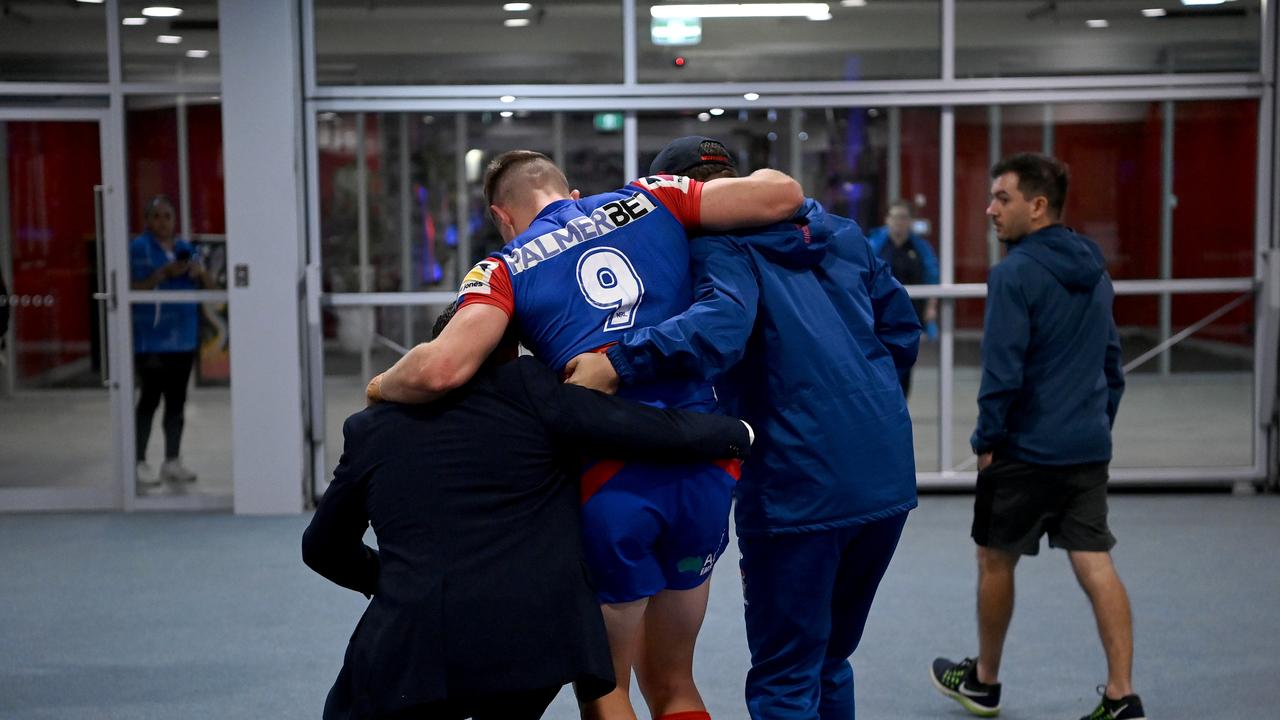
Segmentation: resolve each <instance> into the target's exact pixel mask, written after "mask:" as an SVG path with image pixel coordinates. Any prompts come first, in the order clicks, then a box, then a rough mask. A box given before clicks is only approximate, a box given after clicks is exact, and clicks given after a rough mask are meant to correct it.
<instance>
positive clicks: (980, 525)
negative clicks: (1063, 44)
mask: <svg viewBox="0 0 1280 720" xmlns="http://www.w3.org/2000/svg"><path fill="white" fill-rule="evenodd" d="M991 177H992V178H993V179H994V181H993V182H992V184H991V202H990V204H989V205H988V206H987V215H988V216H989V217H990V218H991V222H992V224H993V225H994V226H995V230H996V237H997V238H999V240H1000V241H1001V242H1004V243H1008V245H1009V254H1008V255H1007V256H1006V257H1005V259H1004V260H1003V261H1001V262H1000V263H999V264H998V265H996V266H995V267H993V268H991V274H990V277H989V278H988V279H987V309H986V318H985V324H984V330H983V335H982V384H981V387H980V388H979V391H978V426H977V428H976V429H975V430H974V431H973V437H972V438H971V439H970V441H969V443H970V445H972V446H973V452H974V453H975V454H976V455H977V456H978V485H977V493H976V496H975V498H974V513H973V528H972V531H971V534H972V536H973V540H974V542H975V543H976V544H977V546H978V654H977V657H974V658H966V659H964V660H961V661H959V662H955V661H952V660H948V659H946V658H937V659H935V660H934V661H933V666H932V668H931V673H930V678H931V679H932V680H933V684H934V686H935V687H936V688H937V689H938V690H939V691H940V692H941V693H942V694H944V695H946V696H947V697H950V698H952V699H953V700H956V701H957V702H959V703H960V704H961V705H962V706H964V708H965V709H967V710H969V711H970V712H971V713H973V714H975V715H979V716H982V717H991V716H994V715H996V714H997V713H999V712H1000V691H1001V686H1000V678H999V673H1000V660H1001V656H1002V654H1003V651H1004V641H1005V635H1006V633H1007V631H1008V629H1009V621H1010V620H1011V619H1012V617H1013V599H1014V591H1013V588H1014V569H1015V568H1016V566H1017V563H1018V559H1019V558H1020V557H1021V556H1023V555H1035V554H1037V553H1038V552H1039V549H1040V538H1041V537H1042V536H1044V535H1045V534H1048V536H1049V545H1050V547H1056V548H1062V549H1063V550H1066V551H1067V555H1068V557H1069V558H1070V560H1071V568H1072V570H1074V571H1075V575H1076V579H1077V580H1078V581H1079V583H1080V587H1081V588H1083V589H1084V591H1085V594H1086V595H1088V597H1089V601H1090V603H1091V604H1092V606H1093V613H1094V617H1095V619H1096V620H1097V625H1098V634H1099V635H1100V636H1101V640H1102V648H1103V651H1104V652H1105V653H1106V657H1107V682H1106V685H1105V686H1104V687H1103V697H1102V700H1101V702H1100V703H1099V704H1098V706H1097V707H1096V708H1095V709H1094V711H1093V712H1092V713H1091V714H1089V715H1087V716H1085V718H1083V719H1082V720H1142V718H1144V717H1145V714H1144V712H1143V708H1142V700H1141V699H1140V698H1139V697H1138V696H1137V695H1136V694H1134V692H1133V684H1132V666H1133V619H1132V616H1131V612H1130V609H1129V596H1128V593H1127V592H1126V590H1125V587H1124V583H1123V582H1121V581H1120V576H1119V575H1118V574H1117V573H1116V570H1115V566H1114V565H1113V564H1112V561H1111V552H1110V551H1111V548H1112V546H1114V545H1115V542H1116V540H1115V537H1114V536H1112V534H1111V530H1110V528H1109V527H1108V525H1107V477H1108V473H1107V469H1108V465H1109V463H1110V461H1111V426H1112V425H1113V424H1114V423H1115V419H1116V411H1117V410H1118V409H1119V407H1120V396H1121V395H1122V394H1123V392H1124V370H1123V369H1122V367H1121V364H1120V339H1119V335H1118V334H1117V332H1116V324H1115V320H1114V319H1113V318H1112V315H1111V303H1112V300H1113V299H1114V298H1115V291H1114V290H1113V289H1112V286H1111V278H1110V277H1108V276H1107V264H1106V261H1105V260H1104V259H1103V257H1102V252H1101V251H1100V250H1099V249H1098V246H1097V245H1095V244H1094V243H1093V241H1092V240H1090V239H1088V238H1086V237H1084V236H1083V235H1078V234H1076V233H1075V232H1074V231H1072V230H1071V229H1069V228H1067V227H1066V226H1065V225H1063V224H1062V208H1063V205H1064V203H1065V202H1066V197H1067V184H1068V178H1067V169H1066V167H1065V166H1064V165H1062V163H1060V162H1058V161H1057V160H1055V159H1053V158H1051V157H1048V156H1045V155H1039V154H1035V153H1022V154H1018V155H1013V156H1011V157H1009V158H1007V159H1005V160H1002V161H1001V162H999V163H997V164H996V165H995V167H994V168H992V170H991Z"/></svg>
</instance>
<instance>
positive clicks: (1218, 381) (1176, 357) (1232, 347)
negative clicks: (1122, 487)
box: [951, 294, 1255, 468]
mask: <svg viewBox="0 0 1280 720" xmlns="http://www.w3.org/2000/svg"><path fill="white" fill-rule="evenodd" d="M1241 297H1242V296H1241V295H1239V294H1208V295H1175V296H1174V297H1173V299H1172V303H1173V328H1174V331H1175V332H1178V331H1181V330H1183V329H1184V328H1186V327H1188V326H1190V325H1192V324H1193V323H1198V322H1199V321H1201V320H1202V319H1204V318H1207V317H1208V316H1209V315H1210V314H1211V313H1214V312H1215V311H1218V310H1219V309H1221V308H1224V307H1225V306H1227V305H1228V304H1230V303H1238V304H1236V305H1235V306H1234V307H1233V308H1231V309H1230V310H1228V311H1227V312H1226V313H1225V314H1224V315H1222V316H1221V317H1219V318H1218V319H1216V320H1214V321H1213V322H1210V323H1209V324H1208V325H1206V326H1205V327H1204V328H1203V329H1201V330H1199V331H1198V332H1196V333H1194V334H1192V335H1191V336H1190V337H1188V338H1187V339H1186V340H1183V341H1182V342H1180V343H1178V344H1176V345H1174V346H1173V347H1172V348H1170V349H1169V350H1168V351H1167V353H1168V356H1169V371H1168V372H1161V369H1160V362H1159V359H1160V358H1159V355H1152V354H1151V352H1150V351H1152V350H1153V349H1154V348H1155V347H1156V346H1157V345H1158V344H1159V343H1160V330H1159V320H1158V318H1159V310H1158V308H1159V302H1160V298H1159V297H1158V296H1155V295H1128V296H1119V297H1117V298H1116V301H1115V305H1114V308H1113V314H1114V316H1115V319H1116V325H1117V327H1118V329H1119V332H1120V343H1121V348H1122V350H1123V362H1124V365H1125V367H1126V374H1125V392H1124V397H1123V398H1122V399H1121V401H1120V411H1119V413H1118V414H1117V416H1116V424H1115V428H1114V431H1113V443H1114V459H1113V460H1112V467H1114V468H1138V467H1143V468H1161V467H1224V466H1236V467H1240V466H1247V465H1250V464H1251V463H1252V462H1253V431H1252V425H1253V383H1254V372H1253V343H1254V327H1255V325H1254V318H1253V299H1252V294H1248V295H1244V296H1243V297H1244V299H1243V300H1240V298H1241ZM956 304H957V316H958V317H959V318H962V321H960V322H957V328H956V346H955V347H956V354H955V357H956V361H955V365H956V368H955V376H954V377H955V394H954V407H955V411H954V414H953V421H952V429H951V435H952V443H953V447H954V452H953V455H952V458H951V463H952V467H956V466H961V467H972V457H973V452H972V450H971V449H970V447H969V435H970V434H971V433H972V432H973V427H974V424H975V422H976V421H977V417H978V386H979V383H980V379H981V353H980V349H979V348H980V342H981V338H982V312H983V308H984V306H985V305H984V301H982V300H958V301H956ZM1192 409H1194V410H1192ZM1191 438H1194V442H1190V441H1189V440H1190V439H1191Z"/></svg>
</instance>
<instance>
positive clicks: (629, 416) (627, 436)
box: [516, 358, 751, 462]
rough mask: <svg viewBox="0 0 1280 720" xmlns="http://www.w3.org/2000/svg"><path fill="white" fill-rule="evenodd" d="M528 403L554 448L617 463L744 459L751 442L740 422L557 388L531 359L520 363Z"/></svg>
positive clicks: (583, 390)
mask: <svg viewBox="0 0 1280 720" xmlns="http://www.w3.org/2000/svg"><path fill="white" fill-rule="evenodd" d="M516 362H519V363H521V366H522V373H523V379H524V387H525V389H526V390H527V392H528V394H529V401H530V403H531V405H532V407H533V409H534V412H536V413H537V414H538V415H539V417H540V418H541V420H542V421H543V423H545V425H546V427H547V429H548V431H549V432H550V434H551V436H552V438H554V440H555V442H556V443H557V445H559V446H560V447H562V448H565V449H567V450H572V451H575V452H589V453H591V454H595V455H605V456H609V457H616V458H620V459H632V458H634V459H643V460H652V461H658V462H699V461H708V460H718V459H721V458H744V457H746V456H747V453H748V452H749V451H750V446H751V441H750V436H749V434H748V431H747V425H746V424H745V423H743V422H742V421H741V420H736V419H734V418H729V417H724V416H723V415H708V414H705V413H695V412H686V411H684V410H670V409H660V408H654V407H649V406H647V405H641V404H640V403H637V402H632V401H630V400H623V399H622V398H617V397H613V396H610V395H605V394H604V393H600V392H596V391H595V390H588V389H586V388H582V387H578V386H577V385H567V384H562V383H561V382H560V381H559V379H557V378H556V376H555V374H554V373H552V372H551V371H550V370H548V369H547V368H546V367H545V366H543V365H542V364H541V363H538V362H537V361H535V360H533V359H531V358H521V359H519V360H517V361H516Z"/></svg>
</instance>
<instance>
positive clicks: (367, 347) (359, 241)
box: [352, 112, 377, 378]
mask: <svg viewBox="0 0 1280 720" xmlns="http://www.w3.org/2000/svg"><path fill="white" fill-rule="evenodd" d="M365 123H366V120H365V114H364V113H362V112H358V113H356V283H357V285H358V288H359V291H360V292H362V293H367V292H369V291H370V290H371V289H372V288H370V287H369V280H370V272H371V269H370V267H369V148H368V147H367V145H366V142H367V140H366V137H365ZM376 312H377V309H376V308H357V309H356V312H354V313H352V317H353V319H354V318H358V319H357V320H356V322H359V323H360V324H361V327H360V377H362V378H368V377H373V333H374V325H375V324H376V323H375V322H374V315H375V313H376Z"/></svg>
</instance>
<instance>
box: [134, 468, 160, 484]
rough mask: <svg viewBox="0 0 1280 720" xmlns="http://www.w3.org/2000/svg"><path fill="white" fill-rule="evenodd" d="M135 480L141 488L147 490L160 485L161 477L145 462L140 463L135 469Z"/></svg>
mask: <svg viewBox="0 0 1280 720" xmlns="http://www.w3.org/2000/svg"><path fill="white" fill-rule="evenodd" d="M134 479H135V480H136V483H137V485H138V487H139V488H141V489H143V490H146V489H148V488H153V487H155V486H157V485H159V484H160V475H159V474H157V473H156V471H155V468H152V467H151V466H150V465H148V464H147V463H145V462H139V463H138V465H137V466H136V467H135V468H134Z"/></svg>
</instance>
